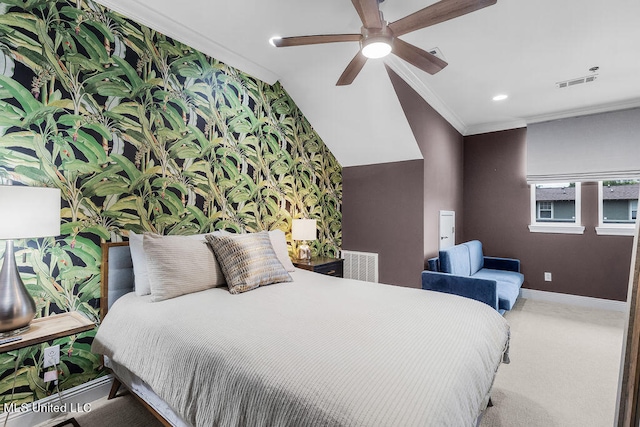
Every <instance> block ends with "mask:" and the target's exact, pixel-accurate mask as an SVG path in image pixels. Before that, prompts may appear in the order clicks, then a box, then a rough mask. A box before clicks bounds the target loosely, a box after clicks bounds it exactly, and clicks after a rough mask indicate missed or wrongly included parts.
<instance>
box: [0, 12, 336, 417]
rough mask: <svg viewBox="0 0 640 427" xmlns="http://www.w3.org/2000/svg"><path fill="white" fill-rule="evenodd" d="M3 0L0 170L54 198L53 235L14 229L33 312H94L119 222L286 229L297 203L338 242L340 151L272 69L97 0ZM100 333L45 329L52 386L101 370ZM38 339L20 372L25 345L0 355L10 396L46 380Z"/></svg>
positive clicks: (332, 248)
mask: <svg viewBox="0 0 640 427" xmlns="http://www.w3.org/2000/svg"><path fill="white" fill-rule="evenodd" d="M0 1H1V2H0V184H8V183H11V182H13V183H16V184H25V185H31V186H48V187H57V188H60V189H61V191H62V198H63V200H62V204H63V208H62V235H61V236H58V237H56V238H48V239H38V240H29V241H18V242H16V247H17V248H18V252H17V255H18V256H17V258H18V262H19V264H20V270H21V275H22V277H23V280H24V282H25V284H26V286H27V288H28V290H29V291H30V293H31V294H32V295H33V297H34V299H35V300H36V303H37V307H38V312H39V314H38V315H39V316H47V315H49V314H51V313H56V312H63V311H71V310H77V311H80V312H82V313H84V314H85V315H86V316H88V317H89V318H91V319H93V320H94V321H96V322H98V320H99V312H98V300H99V297H100V276H99V273H100V271H99V270H100V259H101V250H100V243H101V242H104V241H118V240H122V239H123V238H125V239H126V236H127V232H128V230H134V231H137V232H141V231H144V230H150V231H156V232H158V233H163V234H195V233H203V232H208V231H212V230H215V229H226V230H230V231H236V232H245V231H257V230H269V229H276V228H279V229H282V230H284V231H285V232H287V233H288V236H290V228H291V219H292V218H296V217H308V218H316V219H317V220H318V227H319V231H318V240H317V241H316V242H315V243H314V248H313V249H314V252H315V253H317V254H320V255H337V254H338V251H339V249H340V245H341V194H342V172H341V167H340V165H339V164H338V163H337V161H336V159H335V158H334V157H333V155H332V154H331V152H330V151H329V150H328V149H327V148H326V147H325V145H324V144H323V142H322V141H321V140H320V138H319V136H318V135H317V134H316V133H315V132H314V130H313V129H312V127H311V126H310V124H309V123H308V122H307V120H306V119H305V118H304V116H303V115H302V113H301V112H300V111H299V109H298V108H297V107H296V105H295V103H294V102H293V101H292V99H291V98H290V97H289V96H288V95H287V93H286V92H285V91H284V89H283V88H282V87H281V86H280V84H279V83H276V84H275V85H272V86H271V85H268V84H266V83H263V82H261V81H258V80H256V79H254V78H252V77H251V76H248V75H246V74H243V73H242V72H241V71H239V70H236V69H234V68H232V67H229V66H227V65H225V64H223V63H221V62H219V61H217V60H215V59H213V58H211V57H208V56H207V55H204V54H202V53H200V52H198V51H196V50H194V49H192V48H190V47H188V46H185V45H183V44H181V43H179V42H177V41H175V40H172V39H170V38H168V37H165V36H164V35H162V34H160V33H157V32H155V31H153V30H151V29H149V28H146V27H144V26H142V25H139V24H137V23H135V22H133V21H131V20H129V19H126V18H124V17H123V16H121V15H119V14H117V13H114V12H112V11H110V10H108V9H106V8H104V7H103V6H100V5H98V4H97V3H94V2H92V1H81V0H78V1H65V0H58V1H55V0H23V1H20V0H0ZM1 202H2V203H5V201H1ZM2 246H4V245H2ZM0 250H2V249H0ZM94 334H95V332H90V333H84V334H79V335H77V336H74V337H71V338H66V339H60V340H56V341H55V342H54V344H60V346H61V349H62V350H63V357H62V365H61V371H62V377H61V381H60V385H61V388H69V387H72V386H75V385H78V384H82V383H84V382H87V381H89V380H91V379H94V378H96V377H98V376H99V375H101V374H102V373H103V372H102V367H101V365H100V359H99V357H98V356H96V355H94V354H92V353H91V352H90V345H91V339H92V337H93V336H94ZM46 345H51V343H48V344H46ZM46 345H45V344H43V345H42V346H35V347H31V348H28V349H26V350H22V351H21V352H20V354H19V357H20V360H19V363H18V371H17V376H16V377H15V380H16V383H15V388H14V387H13V385H14V384H13V380H14V376H13V368H14V361H15V358H16V357H17V356H18V354H17V353H16V352H9V353H5V354H1V355H0V394H1V395H2V398H3V402H8V401H10V400H13V401H15V402H16V403H18V404H19V403H24V402H29V401H32V400H35V399H40V398H42V397H44V396H46V395H49V394H51V393H52V391H53V388H52V386H51V385H50V384H49V385H47V384H45V383H43V380H42V376H43V375H42V374H43V368H42V351H41V350H42V349H43V347H45V346H46ZM12 391H13V395H12ZM3 402H0V403H3Z"/></svg>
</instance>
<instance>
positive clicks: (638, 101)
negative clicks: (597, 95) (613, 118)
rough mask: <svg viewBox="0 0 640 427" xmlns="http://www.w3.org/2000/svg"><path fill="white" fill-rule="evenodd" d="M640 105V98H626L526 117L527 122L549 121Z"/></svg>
mask: <svg viewBox="0 0 640 427" xmlns="http://www.w3.org/2000/svg"><path fill="white" fill-rule="evenodd" d="M637 107H640V98H632V99H625V100H624V101H618V102H612V103H609V104H600V105H593V106H589V107H583V108H575V109H572V110H565V111H560V112H556V113H549V114H540V115H537V116H530V117H527V118H526V121H527V124H532V123H541V122H548V121H551V120H558V119H566V118H569V117H579V116H587V115H589V114H598V113H606V112H609V111H618V110H628V109H630V108H637Z"/></svg>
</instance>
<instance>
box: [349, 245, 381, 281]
mask: <svg viewBox="0 0 640 427" xmlns="http://www.w3.org/2000/svg"><path fill="white" fill-rule="evenodd" d="M342 258H344V277H345V278H347V279H356V280H364V281H365V282H374V283H378V254H374V253H371V252H356V251H342Z"/></svg>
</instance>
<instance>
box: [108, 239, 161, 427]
mask: <svg viewBox="0 0 640 427" xmlns="http://www.w3.org/2000/svg"><path fill="white" fill-rule="evenodd" d="M100 247H101V249H102V263H101V269H100V276H101V284H100V321H102V319H104V317H105V316H106V315H107V313H108V312H109V308H110V307H111V305H112V304H113V303H114V302H115V301H116V300H117V299H118V298H120V297H121V296H122V295H125V294H126V293H129V292H132V291H134V287H133V285H134V281H133V264H131V265H129V264H128V263H125V267H124V268H122V266H121V265H120V263H118V266H112V268H110V266H109V257H110V256H114V255H115V256H117V257H119V259H120V260H123V259H126V258H127V257H129V258H130V257H131V250H130V249H129V242H107V243H102V244H101V245H100ZM110 275H111V276H112V277H115V278H117V279H121V280H119V281H118V282H116V281H115V280H114V283H118V284H119V287H118V288H115V289H113V288H111V289H110V288H109V276H110ZM123 285H124V286H123ZM129 285H130V286H129ZM103 362H104V360H103ZM111 374H112V375H113V384H112V385H111V390H110V391H109V396H108V397H107V399H108V400H111V399H113V398H114V397H117V395H118V391H119V390H120V387H121V386H124V388H126V389H127V391H128V392H129V393H130V394H131V395H132V396H133V397H135V398H136V400H138V401H139V402H140V403H141V404H142V405H143V406H144V407H145V408H146V409H147V410H148V411H149V412H150V413H151V414H152V415H153V416H154V417H155V418H156V419H157V420H158V421H160V423H162V425H163V426H165V427H172V424H171V423H169V421H167V420H166V419H165V418H164V417H163V416H162V415H160V413H158V411H156V410H155V409H154V408H153V407H152V406H151V405H149V404H148V403H147V402H146V401H145V400H144V399H143V398H142V397H140V396H138V394H136V393H135V392H133V391H132V390H131V389H129V388H128V387H127V385H126V384H125V383H123V382H122V381H121V380H120V379H119V378H118V377H117V375H116V374H115V372H113V371H111Z"/></svg>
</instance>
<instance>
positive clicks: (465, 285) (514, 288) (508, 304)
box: [422, 240, 524, 314]
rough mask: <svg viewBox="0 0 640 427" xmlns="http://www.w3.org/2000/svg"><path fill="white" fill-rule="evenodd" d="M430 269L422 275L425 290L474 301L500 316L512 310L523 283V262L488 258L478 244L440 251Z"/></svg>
mask: <svg viewBox="0 0 640 427" xmlns="http://www.w3.org/2000/svg"><path fill="white" fill-rule="evenodd" d="M428 266H429V270H425V271H423V272H422V289H428V290H432V291H438V292H446V293H449V294H455V295H460V296H463V297H466V298H472V299H475V300H477V301H480V302H483V303H485V304H488V305H490V306H491V307H493V308H495V309H496V310H497V311H499V312H500V313H501V314H504V312H505V311H506V310H511V308H512V307H513V305H514V304H515V302H516V300H517V299H518V296H519V294H520V287H521V286H522V283H523V282H524V276H523V275H522V274H521V273H520V260H517V259H511V258H496V257H486V256H484V255H483V253H482V243H481V242H480V241H478V240H472V241H470V242H466V243H462V244H459V245H456V246H453V247H451V248H448V249H445V250H442V251H440V253H439V256H438V257H436V258H431V259H429V260H428Z"/></svg>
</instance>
